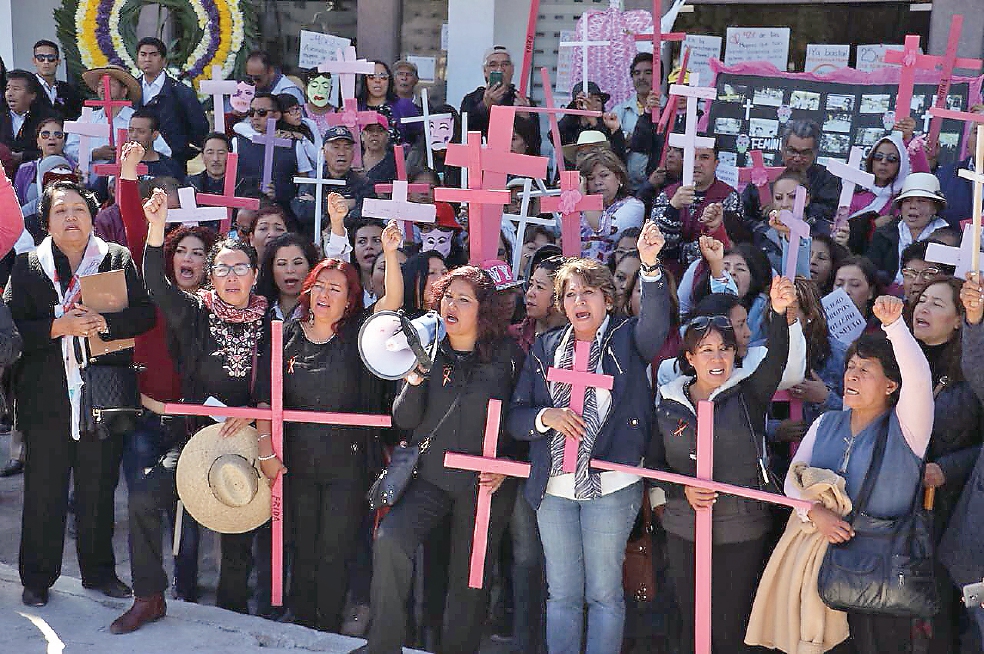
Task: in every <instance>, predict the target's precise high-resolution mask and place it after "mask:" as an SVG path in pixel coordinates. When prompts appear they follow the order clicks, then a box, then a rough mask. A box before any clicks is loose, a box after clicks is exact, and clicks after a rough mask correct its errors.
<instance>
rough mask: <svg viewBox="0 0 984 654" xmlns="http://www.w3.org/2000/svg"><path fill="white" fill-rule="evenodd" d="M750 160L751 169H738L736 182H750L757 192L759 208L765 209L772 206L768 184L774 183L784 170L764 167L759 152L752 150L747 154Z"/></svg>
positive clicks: (779, 167) (781, 167)
mask: <svg viewBox="0 0 984 654" xmlns="http://www.w3.org/2000/svg"><path fill="white" fill-rule="evenodd" d="M748 156H750V157H751V159H752V167H751V168H739V169H738V181H740V182H751V183H752V184H754V185H755V188H757V189H758V192H759V206H761V207H762V208H763V209H765V208H766V207H767V206H769V205H770V204H772V193H771V192H770V191H769V184H770V183H771V182H774V181H776V179H778V178H779V175H781V174H782V173H783V171H784V170H786V169H785V168H784V167H783V166H766V165H765V159H764V158H763V157H762V151H761V150H752V151H751V152H749V153H748Z"/></svg>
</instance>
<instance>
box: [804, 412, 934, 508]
mask: <svg viewBox="0 0 984 654" xmlns="http://www.w3.org/2000/svg"><path fill="white" fill-rule="evenodd" d="M885 429H887V430H888V442H887V443H886V446H885V458H884V460H883V462H882V466H881V470H880V471H879V470H872V471H871V474H877V475H878V480H877V482H876V483H875V488H874V490H873V491H872V493H871V499H870V500H869V501H868V506H867V507H866V509H865V513H867V514H868V515H870V516H875V517H879V518H895V517H898V516H901V515H905V514H906V513H908V512H909V509H910V507H911V506H912V498H913V497H914V496H915V493H916V491H917V489H918V488H919V485H920V483H921V481H922V459H920V458H919V457H918V456H916V454H915V453H914V452H913V451H912V450H911V449H910V448H909V444H908V443H907V442H906V440H905V437H904V436H903V435H902V426H901V425H900V424H899V419H898V416H897V415H896V413H895V410H894V409H892V410H891V411H889V413H888V414H885V415H882V416H881V417H880V418H878V419H877V420H875V421H874V422H872V423H871V424H870V425H868V426H867V427H865V428H864V429H863V430H862V431H861V432H860V433H859V434H858V435H857V436H852V435H851V412H850V411H828V412H827V413H825V414H823V416H821V418H820V426H819V427H818V428H817V439H816V442H815V443H814V444H813V456H812V459H811V461H810V465H811V466H813V467H815V468H826V469H827V470H833V471H834V472H836V473H837V474H839V475H841V476H842V477H844V478H845V479H846V480H847V494H848V495H849V496H850V498H851V501H852V502H854V501H857V497H858V493H860V492H861V484H862V483H863V482H864V477H865V475H866V474H867V473H868V467H869V466H870V465H871V455H872V454H873V453H874V448H875V441H876V440H877V439H878V436H879V434H881V433H884V430H885Z"/></svg>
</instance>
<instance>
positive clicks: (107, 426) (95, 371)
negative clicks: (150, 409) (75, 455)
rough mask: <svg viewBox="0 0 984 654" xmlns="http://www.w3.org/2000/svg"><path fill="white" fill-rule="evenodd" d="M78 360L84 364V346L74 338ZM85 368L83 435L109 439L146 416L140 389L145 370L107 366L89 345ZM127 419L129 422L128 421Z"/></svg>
mask: <svg viewBox="0 0 984 654" xmlns="http://www.w3.org/2000/svg"><path fill="white" fill-rule="evenodd" d="M72 340H73V341H74V346H75V356H76V357H78V360H79V361H82V360H83V351H82V350H83V345H80V343H79V339H78V338H73V339H72ZM84 349H85V353H84V354H85V356H84V361H85V366H84V367H82V369H81V371H80V374H81V376H82V391H81V392H82V397H81V412H82V416H81V420H80V423H79V425H80V431H81V432H83V433H88V434H93V435H95V436H97V437H98V438H99V440H105V439H106V438H109V436H110V434H111V432H113V431H117V432H118V431H126V430H127V429H129V428H130V427H132V425H131V424H129V421H130V420H132V419H133V418H134V417H136V416H139V415H140V414H141V413H143V408H142V407H141V405H140V389H139V387H138V385H137V375H138V374H139V373H140V372H141V370H142V368H143V366H138V365H136V364H133V363H131V364H129V365H106V364H102V363H99V361H98V359H96V358H93V357H90V356H89V346H88V343H86V344H85V345H84ZM124 419H125V420H124Z"/></svg>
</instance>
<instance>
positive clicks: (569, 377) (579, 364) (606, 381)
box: [547, 334, 615, 472]
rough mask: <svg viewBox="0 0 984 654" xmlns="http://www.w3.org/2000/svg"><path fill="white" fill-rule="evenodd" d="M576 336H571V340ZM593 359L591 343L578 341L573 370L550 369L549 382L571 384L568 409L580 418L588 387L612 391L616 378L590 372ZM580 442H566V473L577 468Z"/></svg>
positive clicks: (548, 372)
mask: <svg viewBox="0 0 984 654" xmlns="http://www.w3.org/2000/svg"><path fill="white" fill-rule="evenodd" d="M573 337H574V335H573V334H571V338H573ZM590 357H591V343H589V342H587V341H577V342H576V343H575V344H574V363H573V365H572V366H571V370H567V369H565V368H552V367H551V368H548V369H547V381H550V382H560V383H562V384H570V386H571V401H570V404H568V406H567V408H568V409H570V410H571V411H573V412H574V413H576V414H577V415H579V416H582V415H584V394H585V393H586V392H587V390H588V387H592V388H604V389H607V390H609V391H610V390H612V387H613V386H614V384H615V378H614V377H612V376H611V375H601V374H598V373H595V372H589V371H588V361H589V359H590ZM577 445H578V441H577V440H576V439H573V438H567V439H565V440H564V462H563V470H564V472H574V470H575V469H576V468H577Z"/></svg>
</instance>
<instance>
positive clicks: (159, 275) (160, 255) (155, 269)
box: [143, 189, 198, 326]
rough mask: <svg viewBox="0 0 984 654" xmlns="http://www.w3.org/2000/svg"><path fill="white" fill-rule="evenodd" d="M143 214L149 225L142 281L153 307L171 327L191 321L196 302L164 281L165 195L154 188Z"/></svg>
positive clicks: (168, 281)
mask: <svg viewBox="0 0 984 654" xmlns="http://www.w3.org/2000/svg"><path fill="white" fill-rule="evenodd" d="M144 215H145V216H146V218H147V221H148V222H149V223H150V227H149V229H148V230H147V246H146V248H145V249H144V260H143V269H144V282H145V283H146V285H147V292H148V293H149V294H150V299H151V300H153V302H154V304H156V305H157V306H158V307H160V309H161V311H163V312H164V315H165V317H166V318H167V321H168V323H169V324H171V325H174V326H176V325H182V324H185V323H186V321H188V320H190V319H191V317H192V315H193V314H194V312H195V311H197V310H198V303H197V301H196V300H195V298H194V297H192V296H191V295H189V294H188V293H185V292H184V291H182V290H181V289H180V288H178V287H177V286H175V285H174V284H172V283H171V282H170V280H169V279H168V278H167V274H166V266H167V263H166V262H165V261H164V224H165V223H166V222H167V194H166V193H164V191H162V190H161V189H154V194H153V195H151V196H150V199H149V200H147V202H145V203H144Z"/></svg>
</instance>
